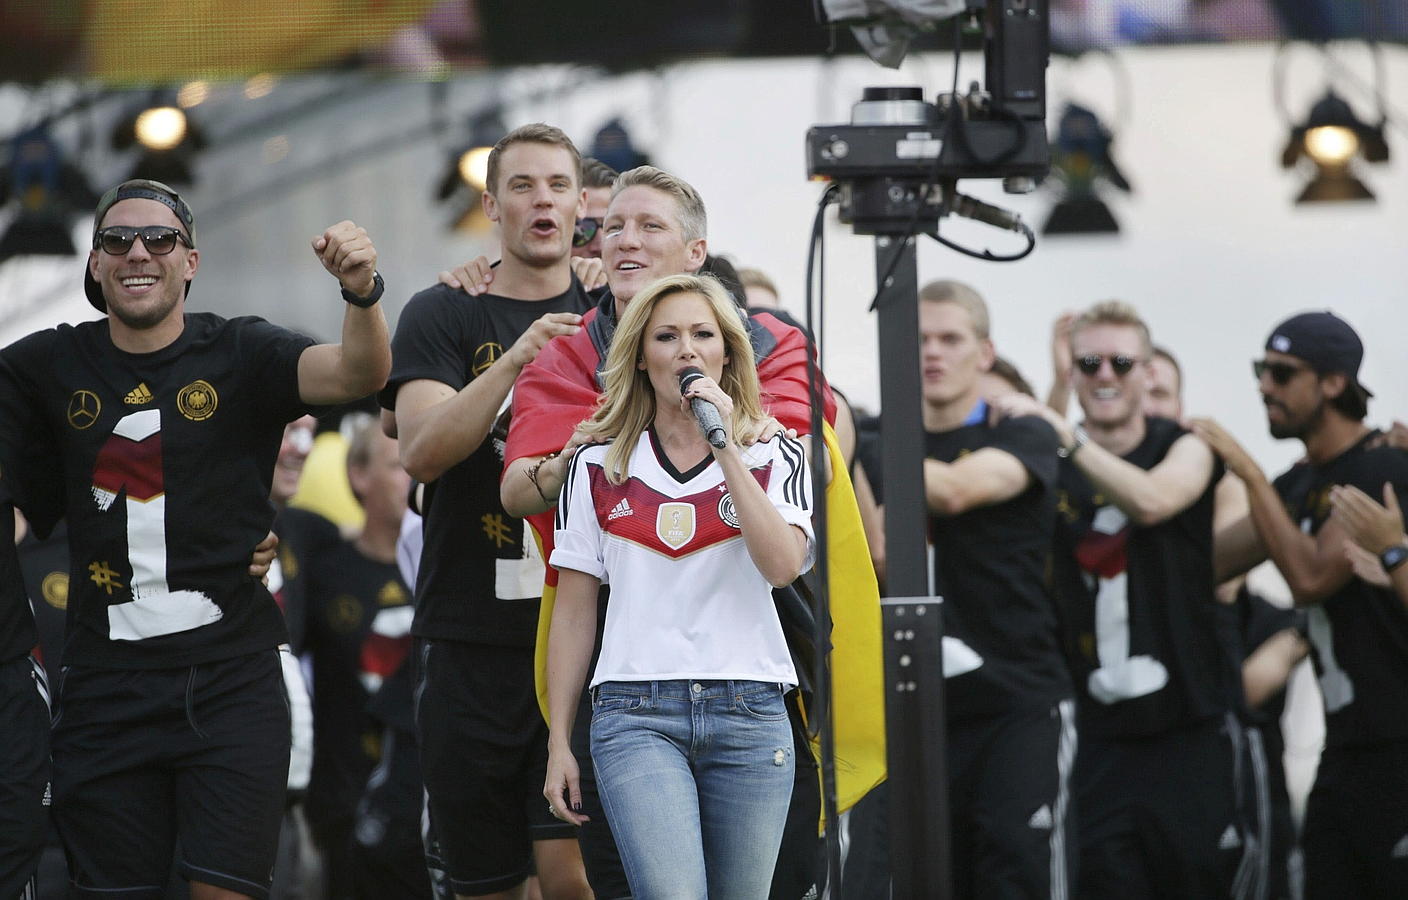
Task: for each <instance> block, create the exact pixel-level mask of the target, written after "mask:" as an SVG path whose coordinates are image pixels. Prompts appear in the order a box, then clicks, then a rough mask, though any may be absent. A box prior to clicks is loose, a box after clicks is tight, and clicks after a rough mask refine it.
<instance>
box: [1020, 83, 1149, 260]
mask: <svg viewBox="0 0 1408 900" xmlns="http://www.w3.org/2000/svg"><path fill="white" fill-rule="evenodd" d="M1113 143H1114V136H1113V135H1112V134H1111V133H1110V131H1109V129H1107V128H1106V127H1105V126H1104V125H1103V124H1102V123H1101V122H1100V119H1099V117H1098V116H1096V115H1095V113H1094V112H1092V111H1091V110H1089V109H1086V108H1085V107H1083V106H1079V105H1077V104H1075V103H1067V104H1066V108H1065V110H1064V111H1062V113H1061V119H1060V123H1059V124H1058V125H1057V127H1056V136H1055V138H1054V139H1052V141H1051V174H1052V175H1054V176H1055V177H1056V179H1057V181H1058V183H1059V185H1060V187H1059V189H1058V191H1059V193H1058V198H1059V199H1058V200H1057V203H1056V205H1055V206H1054V207H1052V209H1051V213H1050V215H1048V216H1047V219H1046V224H1045V225H1044V226H1043V227H1042V229H1041V230H1042V233H1043V234H1112V233H1118V232H1119V230H1120V226H1119V223H1118V222H1117V221H1115V216H1114V214H1113V213H1111V212H1110V208H1109V207H1108V206H1106V205H1105V201H1104V200H1102V199H1101V198H1100V193H1099V185H1100V184H1101V183H1108V184H1110V185H1113V186H1114V187H1116V188H1118V189H1119V190H1122V191H1124V192H1125V193H1129V192H1130V191H1131V190H1132V189H1131V188H1130V185H1129V181H1128V180H1127V179H1126V178H1125V177H1124V174H1123V173H1122V172H1121V171H1120V168H1119V166H1118V165H1116V163H1115V159H1114V156H1113V155H1112V154H1111V151H1110V148H1111V145H1112V144H1113Z"/></svg>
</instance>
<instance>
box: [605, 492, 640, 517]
mask: <svg viewBox="0 0 1408 900" xmlns="http://www.w3.org/2000/svg"><path fill="white" fill-rule="evenodd" d="M635 514H636V511H635V510H634V509H632V508H631V501H630V500H629V499H628V498H626V497H622V498H621V502H620V503H617V504H616V505H615V506H613V507H611V512H609V513H607V514H606V521H608V522H610V521H612V520H614V519H620V518H623V517H625V516H633V515H635Z"/></svg>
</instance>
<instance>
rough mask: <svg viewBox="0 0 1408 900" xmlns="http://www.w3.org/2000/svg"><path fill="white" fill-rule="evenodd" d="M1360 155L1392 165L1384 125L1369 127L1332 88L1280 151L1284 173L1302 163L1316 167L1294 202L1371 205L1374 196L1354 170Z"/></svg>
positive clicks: (1295, 129) (1380, 123) (1371, 160)
mask: <svg viewBox="0 0 1408 900" xmlns="http://www.w3.org/2000/svg"><path fill="white" fill-rule="evenodd" d="M1357 156H1359V157H1363V159H1364V161H1365V162H1369V163H1380V162H1385V161H1387V160H1388V141H1387V140H1385V138H1384V122H1383V121H1382V120H1381V121H1380V122H1379V124H1378V125H1366V124H1365V123H1364V122H1362V121H1360V119H1359V117H1358V116H1356V115H1355V114H1354V109H1353V108H1352V107H1350V105H1349V104H1348V103H1347V102H1345V100H1344V99H1343V98H1341V97H1340V96H1339V95H1338V94H1336V93H1335V91H1334V90H1333V89H1331V90H1329V91H1327V92H1326V94H1325V96H1323V97H1321V98H1320V99H1319V100H1317V101H1316V102H1315V105H1314V106H1312V107H1311V108H1310V114H1309V115H1308V116H1307V117H1306V120H1305V122H1304V123H1302V124H1300V125H1296V126H1294V127H1293V128H1292V129H1291V135H1290V138H1289V139H1288V140H1287V141H1286V148H1285V149H1284V150H1282V151H1281V166H1282V168H1286V169H1289V168H1292V167H1294V166H1295V165H1296V164H1297V163H1298V162H1299V161H1300V160H1302V159H1307V160H1309V161H1310V162H1311V163H1312V164H1314V167H1315V176H1314V178H1312V179H1311V181H1310V183H1309V184H1307V185H1306V186H1305V190H1303V191H1301V192H1300V195H1299V196H1297V197H1296V203H1326V202H1338V201H1346V200H1373V199H1374V194H1373V192H1372V191H1370V190H1369V188H1368V187H1366V186H1365V185H1364V182H1362V181H1360V180H1359V179H1358V178H1357V177H1355V174H1354V171H1353V169H1352V163H1353V162H1354V158H1355V157H1357Z"/></svg>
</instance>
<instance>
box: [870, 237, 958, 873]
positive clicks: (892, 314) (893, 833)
mask: <svg viewBox="0 0 1408 900" xmlns="http://www.w3.org/2000/svg"><path fill="white" fill-rule="evenodd" d="M895 254H899V258H898V259H896V258H895ZM875 267H876V277H877V278H884V277H885V273H887V272H888V273H890V274H889V277H888V278H885V283H883V284H880V285H877V287H878V294H879V297H878V300H877V303H876V308H877V310H878V312H879V328H878V331H879V344H880V404H881V418H880V423H881V424H880V429H881V438H882V441H881V444H882V446H881V465H882V467H883V471H884V474H885V480H884V499H885V560H886V563H885V572H886V575H885V581H886V594H887V596H888V597H890V598H903V599H900V600H891V599H887V600H885V601H884V602H883V603H882V607H883V610H884V613H883V621H884V627H885V645H884V646H885V680H886V684H885V687H886V691H885V723H886V724H885V734H886V741H887V748H888V749H887V764H888V768H889V807H890V866H891V873H892V877H893V879H894V883H893V894H892V895H893V896H894V897H897V898H904V900H910V898H920V897H922V898H926V900H931V898H932V900H948V898H949V897H951V896H952V893H951V892H952V849H951V847H950V843H949V815H948V785H947V771H948V770H947V766H946V764H945V753H944V683H943V659H942V653H941V648H942V634H943V629H942V626H941V622H940V616H939V602H940V601H939V600H938V599H937V598H935V597H930V596H928V594H929V572H928V553H927V549H926V546H925V534H926V531H927V527H928V510H927V506H926V504H925V500H924V470H923V459H924V424H923V419H922V417H921V414H920V392H921V389H922V386H921V381H920V359H919V282H918V271H917V268H916V263H915V249H914V238H913V237H906V236H904V235H880V236H878V237H876V239H875ZM901 621H903V623H904V624H902V625H901V624H898V623H900V622H901Z"/></svg>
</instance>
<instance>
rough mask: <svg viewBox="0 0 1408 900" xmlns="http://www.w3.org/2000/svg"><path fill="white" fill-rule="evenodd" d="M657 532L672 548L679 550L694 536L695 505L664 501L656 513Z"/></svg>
mask: <svg viewBox="0 0 1408 900" xmlns="http://www.w3.org/2000/svg"><path fill="white" fill-rule="evenodd" d="M655 534H656V536H657V537H659V538H660V540H662V541H664V542H665V545H666V546H667V547H669V548H670V549H672V550H678V549H679V548H681V547H683V546H684V545H685V544H688V543H689V542H690V540H691V539H693V537H694V505H693V504H690V503H662V504H660V511H659V512H658V513H656V514H655Z"/></svg>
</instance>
